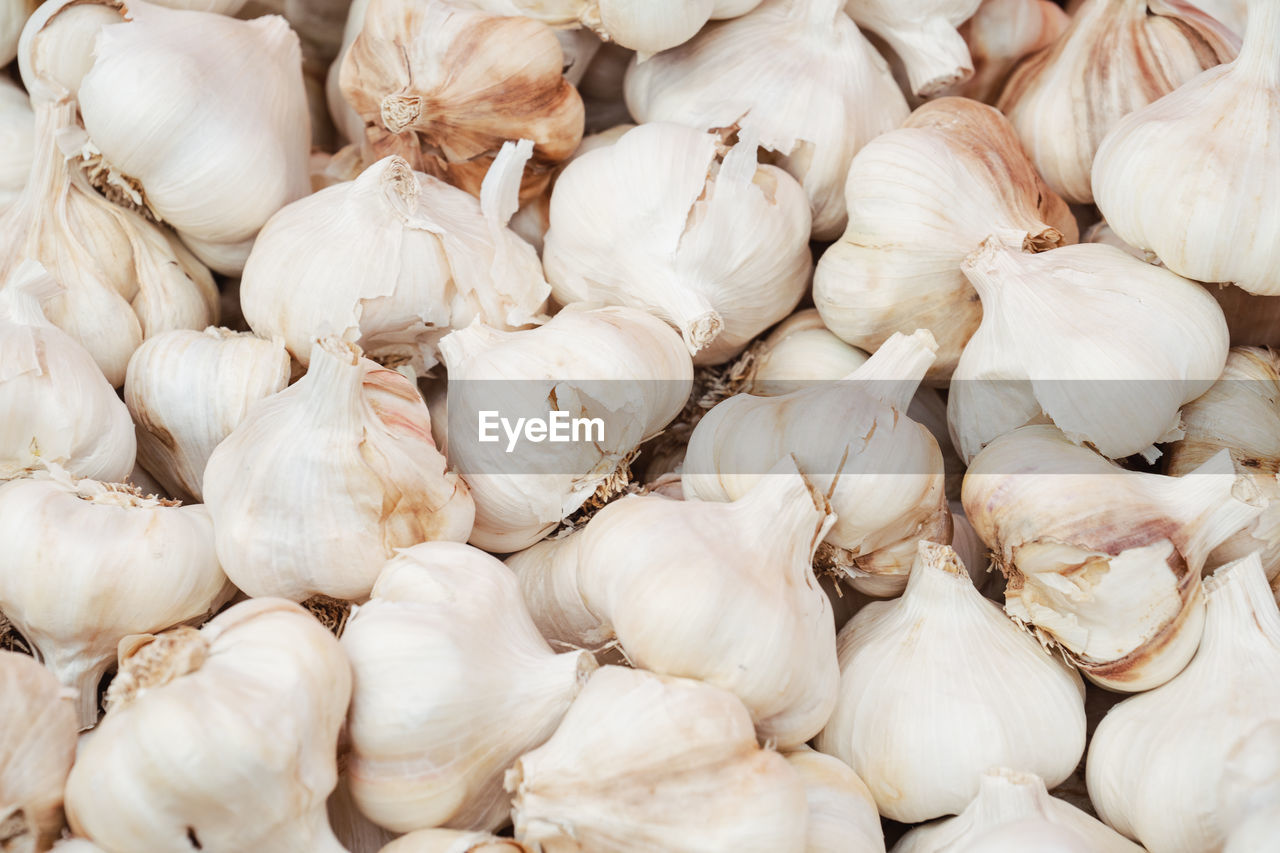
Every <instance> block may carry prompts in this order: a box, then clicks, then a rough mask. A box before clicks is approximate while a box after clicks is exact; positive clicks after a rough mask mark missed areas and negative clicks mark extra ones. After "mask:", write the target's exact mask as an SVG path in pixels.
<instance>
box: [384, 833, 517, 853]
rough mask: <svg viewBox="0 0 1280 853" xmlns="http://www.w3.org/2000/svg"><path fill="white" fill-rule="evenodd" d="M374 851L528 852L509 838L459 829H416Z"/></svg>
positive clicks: (438, 852)
mask: <svg viewBox="0 0 1280 853" xmlns="http://www.w3.org/2000/svg"><path fill="white" fill-rule="evenodd" d="M378 853H529V848H527V847H525V846H524V845H523V844H521V843H520V842H519V841H516V840H515V839H512V838H499V837H498V836H496V835H490V834H489V833H487V832H467V831H466V830H462V829H420V830H418V831H417V832H410V833H408V834H406V835H402V836H400V837H399V838H397V839H396V840H395V841H392V842H391V843H390V844H388V845H387V846H386V847H383V848H382V849H381V850H379V851H378Z"/></svg>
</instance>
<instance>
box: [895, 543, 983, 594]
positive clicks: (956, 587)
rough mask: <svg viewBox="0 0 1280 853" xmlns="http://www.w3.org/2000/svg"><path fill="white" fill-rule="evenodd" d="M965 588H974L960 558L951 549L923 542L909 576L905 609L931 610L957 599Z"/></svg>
mask: <svg viewBox="0 0 1280 853" xmlns="http://www.w3.org/2000/svg"><path fill="white" fill-rule="evenodd" d="M965 587H968V588H969V589H973V591H974V592H975V593H977V590H976V589H975V588H974V587H973V580H972V579H971V578H970V577H969V572H968V570H967V569H965V567H964V565H963V564H962V563H961V562H960V557H959V555H957V554H956V552H955V550H954V549H952V548H951V547H950V546H948V545H938V544H937V543H934V542H929V541H927V540H921V541H920V543H919V544H918V545H917V547H916V561H915V563H914V564H913V565H912V567H911V573H910V574H909V575H908V576H907V587H906V590H905V591H904V592H903V593H902V606H903V607H906V608H909V609H914V608H917V607H928V606H931V604H932V603H933V602H934V601H937V600H939V599H947V598H953V599H954V598H957V594H960V595H961V596H962V595H963V593H964V590H965Z"/></svg>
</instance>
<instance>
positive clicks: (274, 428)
mask: <svg viewBox="0 0 1280 853" xmlns="http://www.w3.org/2000/svg"><path fill="white" fill-rule="evenodd" d="M446 466H447V462H446V460H445V458H444V456H443V455H442V454H441V453H440V451H438V450H437V449H436V446H435V442H434V441H433V440H432V438H431V417H430V415H429V414H428V412H427V406H426V404H425V403H424V402H423V401H422V397H421V395H420V394H419V393H418V389H417V388H416V387H415V386H414V384H413V383H412V382H410V381H409V380H408V379H406V378H405V377H404V376H402V375H401V374H399V373H397V372H395V371H394V370H388V369H386V368H382V367H379V366H378V365H377V364H375V363H374V362H372V361H369V360H368V359H366V358H362V357H361V354H360V349H359V348H358V347H356V346H355V345H354V344H348V343H345V342H343V341H341V340H339V339H337V338H324V339H322V340H320V341H318V342H317V343H316V345H315V347H314V348H313V349H312V351H311V364H310V366H309V367H308V368H307V372H306V374H305V375H304V376H303V377H302V378H301V379H299V380H298V381H297V382H295V383H294V384H293V385H291V386H289V387H288V388H286V389H285V390H283V391H281V392H279V393H278V394H273V395H271V396H270V397H267V398H265V399H263V400H261V401H259V402H258V403H257V404H256V405H254V406H253V407H252V408H251V409H250V410H249V412H248V415H247V416H246V417H245V418H244V420H242V421H241V422H240V424H239V425H238V426H237V427H236V428H235V429H234V430H232V431H231V434H230V435H228V436H227V437H226V438H225V439H224V440H223V441H222V443H221V444H219V445H218V446H217V448H216V449H215V450H214V451H213V453H212V455H211V456H210V457H209V463H208V465H207V466H206V467H205V471H204V499H205V503H206V504H207V505H208V507H209V513H210V515H212V517H213V520H214V530H215V532H216V533H217V542H218V557H219V559H220V560H221V561H222V565H223V568H224V570H225V571H226V573H227V576H228V577H229V578H231V580H232V581H233V582H235V584H236V586H238V587H239V588H240V589H242V590H244V591H245V592H246V593H248V594H249V595H251V596H255V597H257V596H264V595H275V596H279V597H281V598H288V599H292V600H294V601H303V600H305V599H307V598H310V597H312V596H315V595H327V596H329V597H331V598H338V599H343V600H349V601H359V600H362V599H364V598H367V597H368V595H369V590H370V589H371V588H372V587H373V582H374V581H375V580H376V579H377V577H378V572H379V571H380V570H381V569H382V565H383V563H385V562H386V561H387V559H388V558H389V557H390V556H391V555H392V554H393V552H394V549H396V548H403V547H406V546H409V545H416V544H417V543H419V542H426V541H429V540H435V539H443V540H448V541H459V542H460V541H463V540H465V539H466V538H467V536H468V535H469V534H470V533H471V523H472V518H473V516H474V512H475V510H474V506H473V504H472V501H471V496H470V494H468V492H467V487H466V484H464V483H463V482H462V481H461V480H460V479H459V478H458V476H457V475H456V474H454V473H453V472H452V471H449V470H447V467H446ZM304 484H305V488H303V487H302V486H303V485H304Z"/></svg>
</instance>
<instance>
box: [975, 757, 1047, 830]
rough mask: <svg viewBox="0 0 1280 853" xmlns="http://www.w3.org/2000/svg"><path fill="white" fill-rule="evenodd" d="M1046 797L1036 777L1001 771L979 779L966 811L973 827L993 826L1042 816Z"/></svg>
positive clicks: (998, 769)
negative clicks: (975, 794) (974, 795)
mask: <svg viewBox="0 0 1280 853" xmlns="http://www.w3.org/2000/svg"><path fill="white" fill-rule="evenodd" d="M1048 796H1049V793H1048V791H1046V790H1045V787H1044V781H1043V780H1042V779H1041V778H1040V777H1039V776H1036V775H1034V774H1031V773H1020V772H1018V771H1016V770H1009V769H1007V768H1004V767H1001V768H996V769H992V770H989V771H987V772H986V773H984V774H983V775H982V780H981V782H980V783H979V785H978V796H977V797H975V798H974V800H973V803H972V804H971V805H970V806H969V808H970V809H971V810H972V811H971V814H972V816H973V818H974V820H975V822H976V823H977V824H979V825H981V826H995V825H999V824H1004V823H1010V822H1012V821H1015V820H1023V819H1025V818H1029V817H1039V816H1041V815H1043V814H1044V812H1045V809H1044V800H1045V798H1047V797H1048Z"/></svg>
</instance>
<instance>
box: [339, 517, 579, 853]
mask: <svg viewBox="0 0 1280 853" xmlns="http://www.w3.org/2000/svg"><path fill="white" fill-rule="evenodd" d="M371 595H372V597H371V598H370V600H369V602H368V603H367V604H363V605H361V606H360V607H359V608H358V609H357V610H356V613H355V615H353V616H352V617H351V619H350V621H349V622H348V623H347V626H346V628H345V630H344V631H343V635H342V647H343V648H344V649H345V650H346V652H347V656H348V658H350V660H351V668H352V672H353V674H354V678H355V690H354V692H353V694H352V697H351V712H350V717H349V721H348V727H349V736H350V743H351V753H350V755H349V758H348V763H347V777H348V780H349V784H350V786H351V794H352V797H353V798H354V799H355V802H356V804H357V805H358V806H359V807H360V809H361V810H362V811H363V812H364V813H365V814H367V815H368V816H369V817H370V818H371V819H372V820H373V821H374V822H375V823H378V824H379V825H381V826H385V827H387V828H388V829H392V830H395V831H396V832H409V831H411V830H415V829H426V828H430V827H434V826H449V827H453V828H456V829H471V830H486V831H490V832H491V831H493V830H496V829H498V828H499V827H501V826H502V825H503V824H504V823H505V822H506V820H507V818H508V812H509V810H510V806H511V803H510V799H509V798H508V796H507V795H506V793H505V792H504V791H503V790H502V774H503V773H504V772H505V771H506V769H507V768H508V767H509V766H510V765H511V763H512V762H514V761H515V760H516V759H517V758H519V757H520V756H521V755H522V754H524V753H526V752H528V751H529V750H531V749H533V748H534V747H537V746H539V745H540V744H542V743H543V742H544V741H545V740H546V739H547V738H548V737H550V736H551V733H552V732H554V731H555V729H556V726H557V725H559V723H560V719H561V717H563V716H564V713H565V711H566V710H568V708H569V704H570V703H571V702H572V701H573V698H574V697H575V696H576V695H578V691H579V690H580V689H581V686H582V684H583V683H585V682H586V679H587V676H588V675H589V674H590V673H591V672H592V671H594V670H595V668H596V662H595V659H594V658H593V657H592V656H591V655H590V654H589V653H587V652H583V651H578V652H565V653H563V654H556V653H555V652H553V651H552V650H551V649H550V647H548V646H547V642H546V640H544V639H542V637H541V635H539V634H538V630H537V628H535V627H534V625H533V620H532V619H530V618H529V613H528V610H526V609H525V605H524V602H523V601H522V600H521V598H520V587H519V585H518V584H517V583H516V578H515V576H514V575H513V574H512V573H511V570H510V569H508V568H507V567H506V566H504V565H502V563H500V562H499V561H498V560H496V559H495V558H493V557H491V556H489V555H488V554H486V553H484V552H483V551H480V550H479V549H476V548H472V547H470V546H469V545H461V544H457V543H453V542H428V543H425V544H422V545H416V546H414V547H412V548H408V549H405V550H402V551H400V553H399V554H398V555H397V556H396V557H395V558H393V559H392V560H391V561H390V562H389V563H387V565H386V567H385V568H384V569H383V570H382V573H381V574H380V575H379V576H378V580H377V583H375V584H374V585H373V592H372V593H371ZM424 688H425V690H424Z"/></svg>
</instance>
